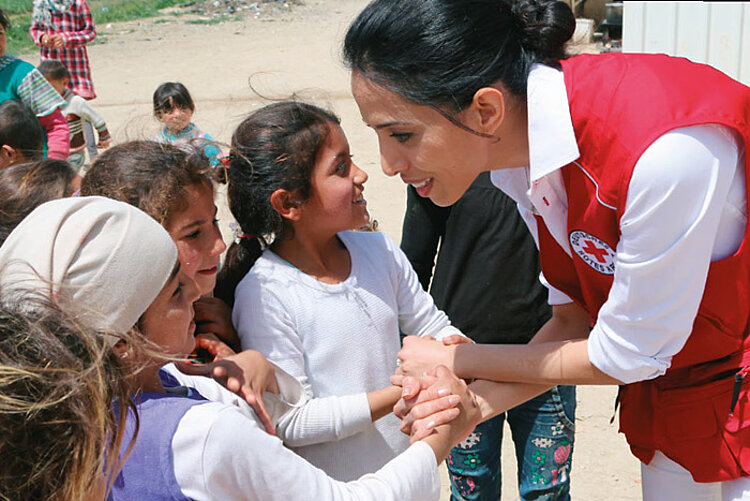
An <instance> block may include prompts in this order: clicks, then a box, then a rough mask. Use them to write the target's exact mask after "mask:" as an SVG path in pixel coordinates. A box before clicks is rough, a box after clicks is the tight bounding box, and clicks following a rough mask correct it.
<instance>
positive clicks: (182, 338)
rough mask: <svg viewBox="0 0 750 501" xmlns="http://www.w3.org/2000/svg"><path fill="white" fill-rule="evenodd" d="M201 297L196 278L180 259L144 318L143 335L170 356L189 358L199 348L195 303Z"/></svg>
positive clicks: (142, 319) (142, 323) (142, 321)
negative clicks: (192, 276) (188, 271)
mask: <svg viewBox="0 0 750 501" xmlns="http://www.w3.org/2000/svg"><path fill="white" fill-rule="evenodd" d="M199 297H200V291H199V290H198V285H197V284H196V283H195V280H192V279H191V278H190V277H189V276H188V275H187V274H186V273H185V272H184V271H183V270H182V269H181V266H180V263H179V262H177V264H176V265H175V268H174V270H173V271H172V273H171V275H170V277H169V279H168V280H167V283H166V284H165V285H164V287H163V288H162V290H161V292H159V295H158V296H156V299H154V301H153V302H152V303H151V305H150V306H149V307H148V309H146V311H145V312H144V314H143V316H142V317H141V322H140V327H141V331H142V332H143V335H144V336H146V337H147V338H148V339H149V340H150V341H152V342H154V343H156V344H157V345H159V347H161V348H162V350H163V352H164V353H165V354H168V355H173V356H178V357H185V356H187V355H189V354H190V353H191V352H192V351H193V348H195V338H194V337H193V333H194V332H195V322H194V321H193V303H194V302H195V301H197V300H198V298H199Z"/></svg>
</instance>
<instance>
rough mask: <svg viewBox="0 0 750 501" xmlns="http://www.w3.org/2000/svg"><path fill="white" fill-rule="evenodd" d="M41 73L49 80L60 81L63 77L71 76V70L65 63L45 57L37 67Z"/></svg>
mask: <svg viewBox="0 0 750 501" xmlns="http://www.w3.org/2000/svg"><path fill="white" fill-rule="evenodd" d="M36 69H37V70H39V73H41V74H42V76H44V78H46V79H47V80H52V81H58V80H62V79H63V78H70V72H69V71H68V68H66V67H65V65H64V64H63V63H62V62H60V61H58V60H57V59H45V60H44V61H42V62H41V63H39V66H37V67H36Z"/></svg>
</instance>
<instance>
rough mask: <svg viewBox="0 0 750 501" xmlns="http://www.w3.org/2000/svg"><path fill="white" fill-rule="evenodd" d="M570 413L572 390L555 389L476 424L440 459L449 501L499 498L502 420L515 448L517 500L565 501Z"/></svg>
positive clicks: (572, 419)
mask: <svg viewBox="0 0 750 501" xmlns="http://www.w3.org/2000/svg"><path fill="white" fill-rule="evenodd" d="M575 409H576V390H575V386H558V387H555V388H553V389H551V390H550V391H548V392H547V393H544V394H542V395H539V396H538V397H536V398H534V399H532V400H529V401H528V402H525V403H523V404H521V405H519V406H518V407H515V408H513V409H511V410H509V411H508V412H507V413H506V414H500V415H499V416H496V417H494V418H492V419H490V420H488V421H485V422H484V423H480V424H479V425H478V426H477V427H476V429H475V430H474V432H473V433H472V434H471V435H469V437H468V438H467V439H466V440H464V441H463V442H461V443H460V444H458V446H457V447H455V448H454V449H453V450H452V451H451V453H450V455H449V456H448V459H447V460H446V462H447V464H448V471H449V473H450V479H451V499H452V500H454V501H474V500H481V501H489V500H493V501H494V500H497V499H500V485H501V468H500V451H501V443H502V439H503V423H504V421H505V419H506V417H507V419H508V424H509V425H510V430H511V433H512V434H513V443H514V444H515V447H516V461H517V464H518V489H519V495H520V499H522V500H524V501H528V500H532V499H533V500H545V501H552V500H555V501H568V500H570V466H571V456H572V454H573V435H574V431H575V424H574V423H575ZM506 415H507V416H506Z"/></svg>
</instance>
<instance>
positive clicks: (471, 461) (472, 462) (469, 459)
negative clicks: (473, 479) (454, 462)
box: [464, 454, 482, 470]
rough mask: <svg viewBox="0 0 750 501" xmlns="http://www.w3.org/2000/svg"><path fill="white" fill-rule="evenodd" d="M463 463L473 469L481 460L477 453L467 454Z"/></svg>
mask: <svg viewBox="0 0 750 501" xmlns="http://www.w3.org/2000/svg"><path fill="white" fill-rule="evenodd" d="M464 464H465V465H466V466H468V467H469V468H471V469H472V470H474V469H476V467H477V466H479V465H480V464H482V461H481V460H480V459H479V454H467V455H466V459H465V460H464Z"/></svg>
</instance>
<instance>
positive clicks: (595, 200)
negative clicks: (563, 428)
mask: <svg viewBox="0 0 750 501" xmlns="http://www.w3.org/2000/svg"><path fill="white" fill-rule="evenodd" d="M562 68H563V74H564V77H565V85H566V88H567V93H568V100H569V103H570V112H571V117H572V120H573V128H574V130H575V135H576V138H577V142H578V148H579V150H580V152H581V156H580V158H578V159H577V160H576V161H575V162H573V163H572V164H569V165H567V166H565V167H563V169H562V176H563V180H564V183H565V187H566V191H567V194H568V204H569V207H568V236H569V243H570V248H571V250H572V256H573V257H572V258H571V257H570V256H568V254H566V253H565V251H563V249H562V248H561V247H560V246H559V245H558V244H557V242H556V241H555V240H554V238H553V237H552V236H551V235H550V233H549V230H548V229H547V227H546V226H545V225H544V223H543V222H542V221H541V220H540V224H539V241H540V249H541V262H542V270H543V272H544V275H545V277H546V278H547V280H549V282H550V283H551V284H552V285H553V286H555V287H556V288H557V289H559V290H561V291H563V292H565V293H566V294H568V295H569V296H570V297H571V298H572V299H573V300H574V301H575V302H576V303H578V304H579V305H581V306H582V307H583V308H584V309H585V310H586V311H587V312H588V313H589V314H590V315H591V319H592V323H593V322H594V321H595V320H596V318H597V315H598V313H599V309H600V308H601V306H602V304H603V303H604V302H605V301H606V300H607V296H608V294H609V290H610V288H611V286H612V280H613V272H614V265H613V264H612V262H613V261H612V257H613V256H614V249H616V248H617V243H618V241H619V239H620V229H619V228H620V224H619V223H620V218H621V217H622V213H623V211H624V209H625V202H626V200H627V194H628V187H629V184H630V178H631V176H632V173H633V168H634V166H635V164H636V162H637V160H638V159H639V158H640V156H641V154H642V153H643V152H644V151H645V150H646V148H648V146H649V145H650V144H651V143H652V142H653V141H654V140H655V139H656V138H658V137H659V136H661V135H663V134H664V133H665V132H667V131H669V130H671V129H675V128H678V127H686V126H690V125H697V124H704V123H717V124H722V125H726V126H728V127H731V128H733V129H735V130H736V131H737V132H738V133H739V135H740V136H741V137H742V138H743V140H744V143H745V151H746V155H745V158H746V164H745V172H746V177H747V180H748V181H749V182H750V89H748V88H747V87H745V86H743V85H742V84H740V83H738V82H736V81H734V80H731V79H730V78H728V77H727V76H725V75H724V74H722V73H720V72H719V71H717V70H715V69H712V68H710V67H708V66H704V65H699V64H694V63H691V62H689V61H687V60H685V59H680V58H671V57H667V56H662V55H629V54H608V55H596V56H577V57H573V58H571V59H568V60H566V61H562ZM747 193H748V195H750V188H748V189H747ZM686 203H690V201H686ZM748 232H750V225H748V227H747V228H746V230H745V237H744V239H743V241H742V244H741V246H740V248H739V250H738V251H737V252H736V253H735V254H734V255H733V256H730V257H728V258H726V259H723V260H721V261H718V262H715V263H712V264H711V266H710V268H709V273H708V279H707V282H706V288H705V292H704V295H703V299H702V301H701V305H700V309H699V311H698V315H697V317H696V319H695V322H694V324H693V330H692V332H691V334H690V337H689V339H688V341H687V343H686V344H685V346H684V348H683V349H682V351H680V352H679V353H678V354H677V355H676V356H675V357H674V358H673V360H672V366H671V368H670V369H669V371H668V372H667V374H665V375H664V376H662V377H659V378H656V379H654V380H650V381H643V382H639V383H634V384H630V385H627V386H625V387H623V389H622V392H621V405H622V407H621V410H620V431H622V432H623V433H625V435H626V437H627V440H628V443H629V444H630V447H631V450H632V451H633V453H634V454H635V455H636V456H637V457H638V458H639V459H641V460H642V461H644V462H646V463H648V462H649V461H651V458H652V457H653V455H654V451H655V450H657V449H658V450H660V451H662V452H663V453H664V454H666V455H667V456H668V457H669V458H671V459H672V460H674V461H676V462H677V463H679V464H681V465H682V466H683V467H685V468H686V469H688V470H689V471H690V472H691V473H692V475H693V478H694V479H695V480H696V481H698V482H713V481H723V480H730V479H735V478H738V477H741V476H747V475H750V395H748V387H750V385H748V384H744V385H743V386H742V388H741V390H742V391H741V394H740V398H739V401H738V403H737V406H736V408H735V410H734V413H733V415H730V413H729V409H730V400H731V396H732V390H733V386H734V384H733V383H734V378H733V376H734V373H735V372H736V371H737V369H738V368H739V367H742V366H746V365H750V337H749V336H748V335H747V334H748V330H749V329H750V326H749V322H750V250H748V249H747V245H746V242H747V241H748ZM678 272H679V271H678ZM689 272H690V271H689V270H685V271H684V273H689Z"/></svg>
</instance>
